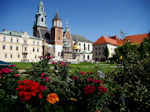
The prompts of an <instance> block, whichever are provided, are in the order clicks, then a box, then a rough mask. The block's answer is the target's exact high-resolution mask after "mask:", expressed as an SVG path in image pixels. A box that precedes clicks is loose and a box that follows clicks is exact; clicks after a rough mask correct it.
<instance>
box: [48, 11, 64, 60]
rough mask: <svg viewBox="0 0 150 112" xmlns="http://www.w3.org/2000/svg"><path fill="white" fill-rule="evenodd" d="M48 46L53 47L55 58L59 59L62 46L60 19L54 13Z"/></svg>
mask: <svg viewBox="0 0 150 112" xmlns="http://www.w3.org/2000/svg"><path fill="white" fill-rule="evenodd" d="M50 44H53V45H55V56H56V58H61V54H62V46H63V28H62V20H61V19H60V17H59V15H58V13H56V15H55V17H54V19H53V20H52V28H51V37H50Z"/></svg>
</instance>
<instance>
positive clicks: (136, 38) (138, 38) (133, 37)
mask: <svg viewBox="0 0 150 112" xmlns="http://www.w3.org/2000/svg"><path fill="white" fill-rule="evenodd" d="M146 38H148V34H140V35H131V36H127V37H125V38H124V39H123V41H124V42H127V41H128V40H129V41H130V42H131V43H136V44H140V43H142V42H143V40H144V39H146Z"/></svg>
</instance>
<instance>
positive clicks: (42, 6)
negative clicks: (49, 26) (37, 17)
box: [38, 1, 44, 12]
mask: <svg viewBox="0 0 150 112" xmlns="http://www.w3.org/2000/svg"><path fill="white" fill-rule="evenodd" d="M38 12H44V5H43V2H42V1H41V2H40V4H39V8H38Z"/></svg>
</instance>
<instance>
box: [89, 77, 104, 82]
mask: <svg viewBox="0 0 150 112" xmlns="http://www.w3.org/2000/svg"><path fill="white" fill-rule="evenodd" d="M87 80H88V81H91V82H94V83H102V81H101V80H95V79H92V78H90V79H87Z"/></svg>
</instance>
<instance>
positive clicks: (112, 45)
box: [93, 34, 148, 61]
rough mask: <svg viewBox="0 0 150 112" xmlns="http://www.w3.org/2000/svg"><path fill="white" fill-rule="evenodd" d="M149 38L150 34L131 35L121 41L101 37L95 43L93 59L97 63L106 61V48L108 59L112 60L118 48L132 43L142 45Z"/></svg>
mask: <svg viewBox="0 0 150 112" xmlns="http://www.w3.org/2000/svg"><path fill="white" fill-rule="evenodd" d="M147 38H148V34H139V35H131V36H127V37H125V38H124V39H119V38H118V37H117V36H113V37H105V36H101V37H100V38H99V39H98V40H97V41H95V42H94V43H93V59H94V60H96V61H97V60H99V61H103V60H105V59H106V56H105V52H104V51H105V49H106V47H107V48H108V50H109V56H108V58H111V57H113V55H114V54H115V49H116V48H118V46H122V45H124V44H125V43H126V42H130V43H131V44H141V43H142V42H143V40H144V39H147Z"/></svg>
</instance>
